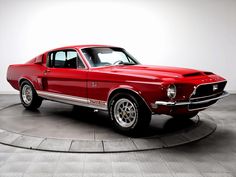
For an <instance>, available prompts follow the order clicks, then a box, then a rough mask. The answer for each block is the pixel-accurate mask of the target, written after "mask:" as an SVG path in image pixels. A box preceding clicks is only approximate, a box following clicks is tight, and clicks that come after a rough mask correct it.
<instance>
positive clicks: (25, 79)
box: [18, 77, 36, 91]
mask: <svg viewBox="0 0 236 177" xmlns="http://www.w3.org/2000/svg"><path fill="white" fill-rule="evenodd" d="M24 81H28V82H29V83H30V84H31V85H32V87H33V88H34V90H35V91H36V89H35V86H34V84H33V82H32V81H31V80H30V79H29V78H27V77H21V78H20V79H19V80H18V84H19V89H20V88H21V84H22V82H24Z"/></svg>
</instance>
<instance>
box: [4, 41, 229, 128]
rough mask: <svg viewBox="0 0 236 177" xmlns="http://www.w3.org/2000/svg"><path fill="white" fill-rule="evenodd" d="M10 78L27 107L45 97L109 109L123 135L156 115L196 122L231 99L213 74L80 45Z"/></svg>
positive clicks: (14, 68)
mask: <svg viewBox="0 0 236 177" xmlns="http://www.w3.org/2000/svg"><path fill="white" fill-rule="evenodd" d="M7 80H8V82H9V83H10V84H11V85H12V87H14V88H15V89H17V90H20V98H21V102H22V104H23V106H24V107H25V108H26V109H37V108H39V107H40V105H41V103H42V100H43V99H48V100H53V101H58V102H63V103H68V104H72V105H77V106H83V107H90V108H94V109H101V110H108V111H109V114H110V117H111V120H112V122H113V124H114V126H115V128H117V129H118V130H120V131H123V132H136V131H137V130H140V129H143V128H144V127H147V126H148V125H149V123H150V120H151V115H152V114H167V115H171V116H173V117H179V118H191V117H193V116H195V115H197V113H198V112H199V111H202V110H204V109H205V108H207V107H208V106H210V105H212V104H214V103H215V102H216V101H217V100H218V99H220V98H223V97H225V96H226V95H228V93H227V92H225V91H224V88H225V85H226V80H225V79H224V78H222V77H220V76H218V75H215V74H214V73H212V72H205V71H198V70H193V69H185V68H175V67H163V66H147V65H141V64H140V63H139V62H138V61H137V60H136V59H134V58H133V57H132V56H131V55H130V54H129V53H127V52H126V51H125V50H124V49H123V48H119V47H113V46H105V45H80V46H69V47H62V48H57V49H54V50H50V51H47V52H45V53H43V54H41V55H39V56H37V57H36V58H33V59H32V60H30V61H28V62H27V63H25V64H15V65H10V66H9V68H8V72H7Z"/></svg>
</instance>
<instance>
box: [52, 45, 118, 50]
mask: <svg viewBox="0 0 236 177" xmlns="http://www.w3.org/2000/svg"><path fill="white" fill-rule="evenodd" d="M92 47H115V46H111V45H100V44H85V45H71V46H65V47H59V48H55V49H51V50H49V51H53V50H63V49H68V48H77V49H82V48H92Z"/></svg>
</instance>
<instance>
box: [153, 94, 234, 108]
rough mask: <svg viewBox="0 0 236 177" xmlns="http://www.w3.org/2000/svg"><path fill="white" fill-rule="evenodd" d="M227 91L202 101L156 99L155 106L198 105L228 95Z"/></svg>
mask: <svg viewBox="0 0 236 177" xmlns="http://www.w3.org/2000/svg"><path fill="white" fill-rule="evenodd" d="M228 95H229V93H228V92H226V91H224V92H223V93H222V95H220V96H218V97H215V98H210V99H206V100H202V101H186V102H177V101H156V102H155V105H157V106H186V105H198V104H204V103H208V102H211V101H215V100H219V99H222V98H224V97H226V96H228Z"/></svg>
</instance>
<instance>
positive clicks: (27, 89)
mask: <svg viewBox="0 0 236 177" xmlns="http://www.w3.org/2000/svg"><path fill="white" fill-rule="evenodd" d="M20 99H21V103H22V105H23V106H24V107H25V108H26V109H29V110H35V109H37V108H39V107H40V106H41V104H42V98H41V97H39V96H38V94H37V93H36V91H35V89H34V88H33V86H32V84H31V83H30V82H29V81H23V82H22V83H21V87H20Z"/></svg>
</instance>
